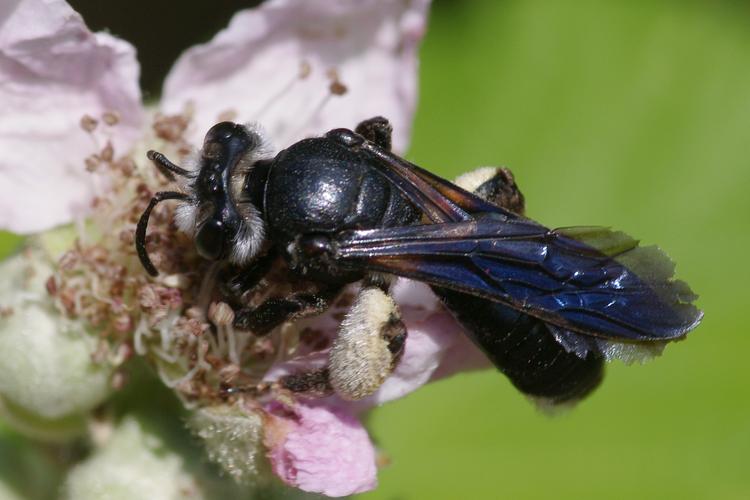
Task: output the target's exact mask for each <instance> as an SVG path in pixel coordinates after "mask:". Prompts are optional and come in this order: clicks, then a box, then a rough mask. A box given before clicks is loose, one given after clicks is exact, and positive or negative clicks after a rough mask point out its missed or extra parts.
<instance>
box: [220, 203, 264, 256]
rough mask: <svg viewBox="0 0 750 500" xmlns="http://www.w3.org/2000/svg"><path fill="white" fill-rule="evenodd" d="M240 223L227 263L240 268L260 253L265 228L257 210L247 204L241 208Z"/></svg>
mask: <svg viewBox="0 0 750 500" xmlns="http://www.w3.org/2000/svg"><path fill="white" fill-rule="evenodd" d="M241 213H242V222H241V223H240V228H239V229H238V230H237V234H235V235H234V239H233V240H232V243H233V244H232V252H231V253H230V254H229V261H230V262H231V263H232V264H237V265H238V266H241V265H243V264H246V263H247V262H249V261H250V260H252V259H253V257H255V256H256V255H258V252H260V250H261V248H262V246H263V242H264V241H265V236H266V227H265V224H264V223H263V219H262V218H261V216H260V214H259V213H258V210H257V209H256V208H255V207H254V206H252V205H251V204H250V203H247V204H245V205H244V206H243V210H242V212H241Z"/></svg>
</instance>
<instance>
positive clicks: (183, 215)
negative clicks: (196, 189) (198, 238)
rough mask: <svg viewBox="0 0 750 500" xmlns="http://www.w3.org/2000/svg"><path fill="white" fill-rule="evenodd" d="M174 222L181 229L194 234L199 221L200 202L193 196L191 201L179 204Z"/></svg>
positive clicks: (190, 234)
mask: <svg viewBox="0 0 750 500" xmlns="http://www.w3.org/2000/svg"><path fill="white" fill-rule="evenodd" d="M174 222H175V224H177V227H178V228H179V230H180V231H182V232H183V233H186V234H187V235H189V236H193V235H194V234H195V227H196V224H197V223H198V202H197V201H195V200H194V199H192V198H191V199H190V201H185V202H182V203H180V204H179V205H177V208H176V209H175V212H174Z"/></svg>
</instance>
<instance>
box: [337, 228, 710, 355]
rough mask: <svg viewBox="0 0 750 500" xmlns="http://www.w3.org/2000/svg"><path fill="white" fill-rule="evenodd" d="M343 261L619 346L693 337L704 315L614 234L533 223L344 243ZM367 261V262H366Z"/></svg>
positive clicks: (666, 265) (383, 232)
mask: <svg viewBox="0 0 750 500" xmlns="http://www.w3.org/2000/svg"><path fill="white" fill-rule="evenodd" d="M336 245H337V253H336V256H335V258H336V259H337V261H338V262H339V263H340V264H342V265H346V264H347V263H352V265H357V266H361V265H362V264H364V266H365V267H367V268H368V269H371V270H374V271H383V272H388V273H393V274H396V275H400V276H405V277H409V278H414V279H417V280H420V281H424V282H427V283H430V284H433V285H438V286H442V287H446V288H451V289H454V290H457V291H461V292H465V293H468V294H471V295H476V296H481V297H485V298H487V299H490V300H494V301H497V302H501V303H504V304H507V305H509V306H511V307H513V308H514V309H517V310H519V311H522V312H524V313H526V314H529V315H531V316H535V317H538V318H540V319H542V320H544V321H546V322H548V323H551V324H553V325H557V326H559V327H561V328H565V329H568V330H572V331H575V332H579V333H584V334H588V335H595V336H600V337H605V338H610V339H614V340H625V341H652V340H670V339H675V338H679V337H682V336H684V335H685V334H686V333H687V332H688V331H690V330H691V329H693V328H695V326H697V324H698V323H699V321H700V319H701V317H702V313H701V312H700V311H699V310H698V309H697V308H696V307H695V306H694V305H693V304H692V302H693V301H694V300H695V299H696V295H695V294H694V293H693V292H692V291H691V290H690V288H689V287H688V286H687V284H685V283H684V282H682V281H679V280H675V279H674V278H673V274H674V265H673V264H672V262H671V261H670V260H669V258H668V257H667V256H666V255H665V254H664V253H663V252H661V250H659V249H658V248H656V247H639V246H638V244H637V242H636V241H635V240H633V239H632V238H630V237H629V236H627V235H626V234H624V233H620V232H613V231H610V230H608V229H605V228H591V227H584V228H566V229H558V230H550V229H547V228H545V227H544V226H541V225H540V224H538V223H535V222H533V221H531V220H528V219H523V218H516V219H511V220H509V219H507V218H505V217H503V216H502V215H496V214H484V215H481V216H478V217H477V218H476V219H475V220H467V221H462V222H450V223H442V224H427V225H418V226H408V227H396V228H386V229H375V230H365V231H349V232H345V233H342V234H341V235H340V237H339V238H338V240H337V243H336ZM363 261H364V262H363Z"/></svg>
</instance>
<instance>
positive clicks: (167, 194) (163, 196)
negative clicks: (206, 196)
mask: <svg viewBox="0 0 750 500" xmlns="http://www.w3.org/2000/svg"><path fill="white" fill-rule="evenodd" d="M149 153H152V151H149ZM156 154H157V155H160V154H161V153H156ZM162 157H163V155H162ZM167 161H168V160H167ZM178 168H179V167H178ZM188 199H190V197H189V196H188V195H186V194H184V193H178V192H176V191H159V192H158V193H156V194H155V195H154V197H153V198H151V201H150V202H149V204H148V206H147V207H146V210H144V211H143V214H142V215H141V218H140V219H139V220H138V225H137V226H136V229H135V250H136V252H138V258H139V259H140V260H141V264H142V265H143V267H144V268H145V269H146V272H148V274H150V275H151V276H157V275H158V274H159V271H157V270H156V267H155V266H154V264H153V262H151V259H150V258H149V257H148V251H147V250H146V229H147V228H148V220H149V218H150V217H151V211H152V210H153V209H154V207H155V206H156V205H157V204H158V203H160V202H162V201H164V200H188Z"/></svg>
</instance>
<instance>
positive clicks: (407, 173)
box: [361, 142, 519, 223]
mask: <svg viewBox="0 0 750 500" xmlns="http://www.w3.org/2000/svg"><path fill="white" fill-rule="evenodd" d="M361 149H362V150H363V151H364V152H365V153H366V154H367V155H368V158H369V159H370V160H372V162H371V165H372V166H373V167H375V168H376V169H377V170H378V171H379V172H380V173H381V174H382V175H384V176H385V177H386V178H387V179H388V180H389V181H390V182H391V183H392V184H393V185H395V186H396V187H397V188H398V189H399V190H400V191H401V192H402V193H403V194H404V195H405V196H406V197H407V198H409V200H411V202H412V203H414V204H415V205H416V206H417V207H418V208H419V209H420V210H422V212H423V213H424V214H425V215H426V216H427V217H428V218H429V219H430V220H432V222H435V223H439V222H459V221H466V220H471V219H473V217H474V214H480V213H493V214H495V215H497V216H498V217H502V218H505V219H517V218H519V216H518V215H516V214H514V213H513V212H510V211H508V210H505V209H504V208H501V207H499V206H497V205H494V204H492V203H490V202H488V201H486V200H484V199H482V198H480V197H479V196H477V195H475V194H473V193H470V192H469V191H466V190H465V189H462V188H460V187H458V186H456V185H455V184H453V183H452V182H449V181H447V180H445V179H443V178H442V177H438V176H437V175H435V174H433V173H431V172H429V171H427V170H425V169H423V168H421V167H419V166H418V165H415V164H413V163H411V162H409V161H407V160H404V159H403V158H401V157H399V156H397V155H395V154H393V153H391V152H390V151H387V150H385V149H383V148H381V147H379V146H378V145H376V144H373V143H371V142H365V143H364V144H362V145H361Z"/></svg>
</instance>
